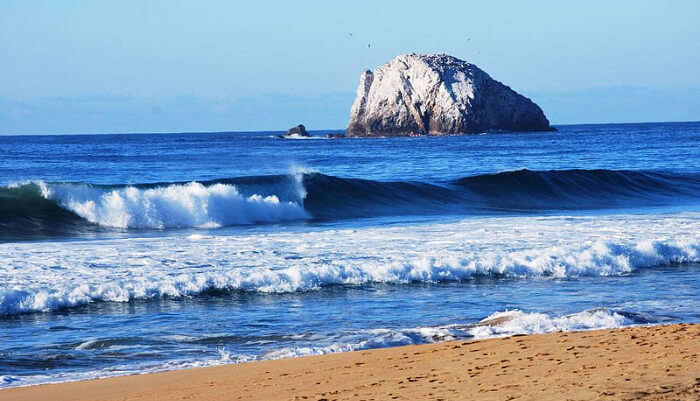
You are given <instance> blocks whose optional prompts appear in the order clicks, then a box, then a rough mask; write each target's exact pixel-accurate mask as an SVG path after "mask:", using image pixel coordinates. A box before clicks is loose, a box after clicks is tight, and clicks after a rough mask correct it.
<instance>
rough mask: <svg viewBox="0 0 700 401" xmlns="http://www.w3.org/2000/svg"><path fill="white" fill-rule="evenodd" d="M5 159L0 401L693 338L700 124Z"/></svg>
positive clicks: (230, 141)
mask: <svg viewBox="0 0 700 401" xmlns="http://www.w3.org/2000/svg"><path fill="white" fill-rule="evenodd" d="M557 129H558V130H557V131H556V132H528V133H483V134H478V135H463V136H443V137H404V138H333V139H327V138H326V137H325V136H326V134H328V133H342V131H317V132H313V131H312V134H313V135H314V137H312V138H306V139H281V138H279V137H278V135H280V134H281V132H216V133H164V134H115V135H33V136H0V387H14V386H26V385H34V384H39V383H49V382H62V381H71V380H82V379H89V378H96V377H108V376H115V375H125V374H140V373H145V372H154V371H163V370H172V369H181V368H190V367H199V366H210V365H219V364H229V363H240V362H247V361H256V360H264V359H277V358H290V357H299V356H305V355H315V354H326V353H332V352H345V351H353V350H364V349H371V348H382V347H393V346H401V345H406V344H423V343H433V342H438V341H446V340H451V339H482V338H489V337H499V336H507V335H513V334H534V333H547V332H556V331H568V330H593V329H604V328H616V327H624V326H634V325H657V324H667V323H678V322H699V321H700V123H696V122H688V123H646V124H595V125H561V126H557Z"/></svg>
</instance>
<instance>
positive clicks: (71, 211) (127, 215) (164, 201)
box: [0, 170, 700, 240]
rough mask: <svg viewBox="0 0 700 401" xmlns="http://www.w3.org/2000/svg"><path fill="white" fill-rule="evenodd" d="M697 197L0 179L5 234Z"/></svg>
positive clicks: (631, 177) (678, 191)
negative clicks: (5, 183) (11, 182)
mask: <svg viewBox="0 0 700 401" xmlns="http://www.w3.org/2000/svg"><path fill="white" fill-rule="evenodd" d="M699 198H700V175H694V174H672V173H661V172H651V171H625V170H560V171H558V170H554V171H531V170H517V171H508V172H501V173H496V174H485V175H477V176H470V177H464V178H460V179H457V180H450V181H446V182H431V183H428V182H416V181H390V182H386V181H373V180H365V179H358V178H342V177H335V176H330V175H324V174H321V173H313V172H305V173H297V174H290V175H272V176H251V177H235V178H228V179H220V180H212V181H203V182H166V183H152V184H139V185H113V186H104V185H93V184H88V183H45V182H42V181H35V182H29V183H22V184H16V185H11V186H8V187H2V188H0V240H2V239H12V238H26V237H32V236H42V235H43V236H54V235H65V234H76V233H77V234H79V233H81V232H99V231H105V230H109V229H141V228H150V229H167V228H183V227H204V228H208V227H220V226H228V225H238V224H257V223H274V222H285V221H295V220H309V219H320V220H329V219H349V218H361V217H377V216H387V215H416V214H435V213H452V214H466V215H470V214H499V213H501V214H502V213H527V212H537V211H548V210H551V211H556V210H586V209H587V210H592V209H607V208H620V207H625V208H629V207H647V206H664V205H672V204H677V203H679V202H697V201H698V199H699Z"/></svg>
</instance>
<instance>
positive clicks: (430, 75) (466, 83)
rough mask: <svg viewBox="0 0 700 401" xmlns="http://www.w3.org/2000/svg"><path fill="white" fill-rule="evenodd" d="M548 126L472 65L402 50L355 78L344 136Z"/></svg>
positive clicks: (539, 113) (517, 96)
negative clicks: (355, 82)
mask: <svg viewBox="0 0 700 401" xmlns="http://www.w3.org/2000/svg"><path fill="white" fill-rule="evenodd" d="M489 130H506V131H547V130H552V128H551V127H550V125H549V121H548V120H547V117H545V115H544V113H543V112H542V109H540V108H539V106H537V105H536V104H535V103H534V102H532V101H531V100H530V99H528V98H526V97H524V96H522V95H520V94H518V93H517V92H515V91H514V90H512V89H510V88H509V87H508V86H506V85H504V84H502V83H500V82H498V81H496V80H494V79H493V78H491V77H490V76H489V75H488V74H487V73H486V72H484V71H482V70H481V69H479V68H478V67H477V66H475V65H474V64H470V63H467V62H466V61H463V60H460V59H457V58H455V57H452V56H448V55H445V54H429V55H422V54H404V55H400V56H398V57H396V58H395V59H393V60H391V61H390V62H389V63H388V64H386V65H383V66H381V67H379V68H377V69H376V70H375V71H374V72H372V71H365V72H364V73H363V74H362V77H361V78H360V85H359V86H358V88H357V97H356V98H355V103H354V104H353V105H352V109H351V112H350V123H349V125H348V128H347V135H348V136H356V137H357V136H399V135H449V134H460V133H475V132H483V131H489Z"/></svg>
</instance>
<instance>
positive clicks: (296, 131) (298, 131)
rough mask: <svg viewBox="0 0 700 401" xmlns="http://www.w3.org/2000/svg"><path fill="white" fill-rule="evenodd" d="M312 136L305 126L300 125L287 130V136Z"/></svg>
mask: <svg viewBox="0 0 700 401" xmlns="http://www.w3.org/2000/svg"><path fill="white" fill-rule="evenodd" d="M291 135H295V136H311V135H310V134H309V133H308V132H306V127H304V124H299V125H297V126H296V127H292V128H290V129H288V130H287V136H291Z"/></svg>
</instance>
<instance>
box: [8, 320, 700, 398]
mask: <svg viewBox="0 0 700 401" xmlns="http://www.w3.org/2000/svg"><path fill="white" fill-rule="evenodd" d="M0 399H1V400H14V401H23V400H53V401H63V400H66V401H68V400H74V401H79V400H90V401H97V400H104V401H107V400H210V401H211V400H315V401H320V400H328V401H330V400H473V399H478V400H699V399H700V325H699V324H679V325H665V326H653V327H633V328H624V329H617V330H600V331H584V332H568V333H567V332H563V333H551V334H544V335H532V336H514V337H508V338H502V339H490V340H483V341H451V342H443V343H439V344H430V345H419V346H406V347H395V348H387V349H378V350H369V351H358V352H349V353H340V354H331V355H323V356H312V357H303V358H294V359H284V360H273V361H261V362H252V363H245V364H238V365H227V366H217V367H210V368H200V369H190V370H179V371H172V372H164V373H155V374H146V375H135V376H122V377H115V378H108V379H101V380H91V381H84V382H73V383H62V384H49V385H40V386H33V387H22V388H13V389H7V390H3V391H0Z"/></svg>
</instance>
